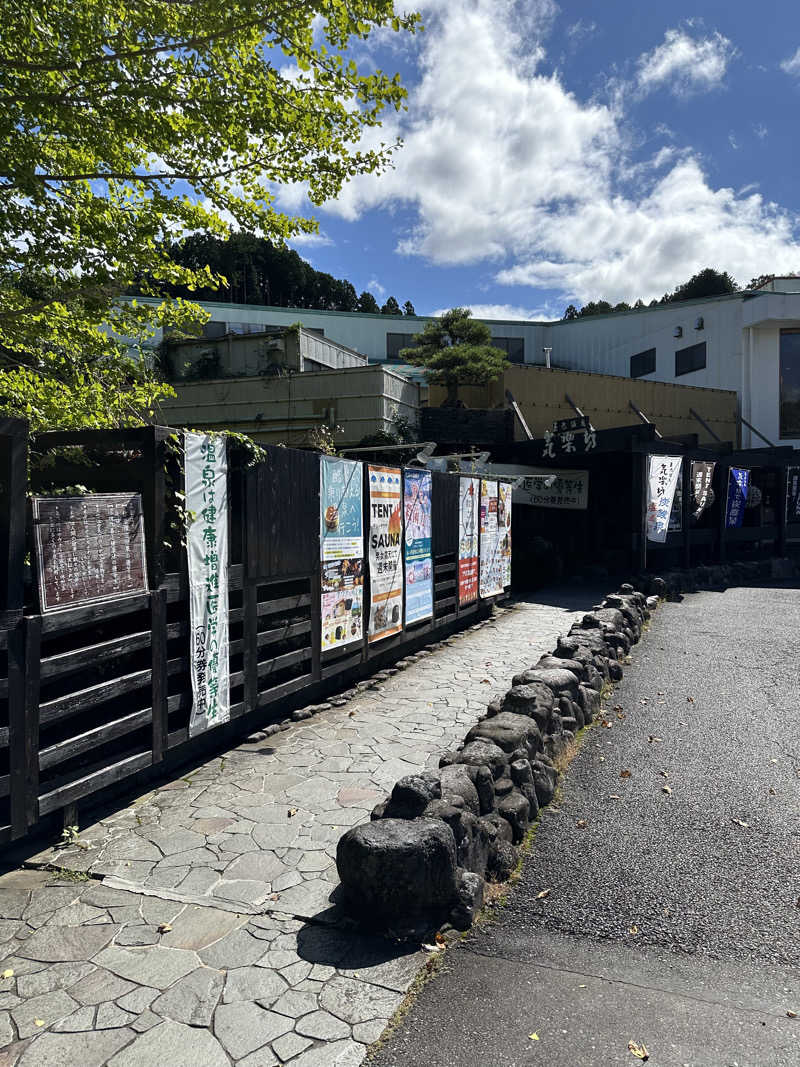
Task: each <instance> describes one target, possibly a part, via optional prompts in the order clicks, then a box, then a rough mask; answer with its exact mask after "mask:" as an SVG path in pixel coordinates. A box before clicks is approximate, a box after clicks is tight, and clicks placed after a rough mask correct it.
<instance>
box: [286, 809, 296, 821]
mask: <svg viewBox="0 0 800 1067" xmlns="http://www.w3.org/2000/svg"><path fill="white" fill-rule="evenodd" d="M286 814H287V815H288V816H289V818H290V819H291V818H292V816H293V815H296V814H297V808H289V810H288V811H287V812H286Z"/></svg>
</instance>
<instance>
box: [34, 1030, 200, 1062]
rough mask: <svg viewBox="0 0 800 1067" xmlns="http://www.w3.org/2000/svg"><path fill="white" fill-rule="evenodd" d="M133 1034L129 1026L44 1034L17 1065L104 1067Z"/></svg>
mask: <svg viewBox="0 0 800 1067" xmlns="http://www.w3.org/2000/svg"><path fill="white" fill-rule="evenodd" d="M131 1037H133V1031H132V1030H129V1029H127V1028H123V1029H121V1030H97V1031H89V1032H87V1033H67V1034H59V1033H51V1034H42V1036H41V1037H39V1038H37V1039H36V1041H33V1042H31V1044H30V1045H28V1047H27V1048H26V1049H25V1051H24V1052H23V1053H22V1056H21V1057H20V1059H19V1061H18V1064H17V1067H65V1065H67V1064H70V1065H71V1064H79V1065H80V1067H103V1064H105V1063H107V1062H109V1059H110V1057H112V1056H113V1055H114V1053H115V1052H116V1051H117V1050H118V1049H120V1048H122V1046H123V1045H127V1043H128V1042H129V1041H130V1039H131ZM140 1063H141V1061H140ZM115 1067H117V1065H115ZM195 1067H196V1065H195Z"/></svg>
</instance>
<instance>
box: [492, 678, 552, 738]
mask: <svg viewBox="0 0 800 1067" xmlns="http://www.w3.org/2000/svg"><path fill="white" fill-rule="evenodd" d="M503 708H504V710H505V711H513V712H514V713H515V714H516V715H529V716H530V717H531V718H532V719H534V720H535V722H536V725H537V726H538V727H539V729H540V730H543V731H544V730H546V729H547V724H548V721H549V719H550V712H551V711H552V710H553V690H552V689H551V688H550V686H549V685H545V683H544V682H543V681H541V680H540V678H539V672H538V671H535V670H534V671H523V673H522V674H516V675H514V678H513V679H512V685H511V689H509V691H508V692H507V693H506V695H505V697H504V698H503Z"/></svg>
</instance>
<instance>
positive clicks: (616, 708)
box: [611, 704, 625, 711]
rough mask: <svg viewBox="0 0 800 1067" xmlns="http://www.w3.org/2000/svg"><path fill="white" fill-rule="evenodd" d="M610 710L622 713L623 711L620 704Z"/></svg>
mask: <svg viewBox="0 0 800 1067" xmlns="http://www.w3.org/2000/svg"><path fill="white" fill-rule="evenodd" d="M611 710H612V711H624V710H625V709H624V708H623V706H622V705H621V704H615V705H614V707H613V708H612V709H611Z"/></svg>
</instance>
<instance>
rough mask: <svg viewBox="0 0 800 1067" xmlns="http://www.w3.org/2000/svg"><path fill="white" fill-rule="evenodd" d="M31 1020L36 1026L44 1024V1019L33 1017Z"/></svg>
mask: <svg viewBox="0 0 800 1067" xmlns="http://www.w3.org/2000/svg"><path fill="white" fill-rule="evenodd" d="M33 1021H34V1023H35V1025H36V1026H44V1019H34V1020H33Z"/></svg>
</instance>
